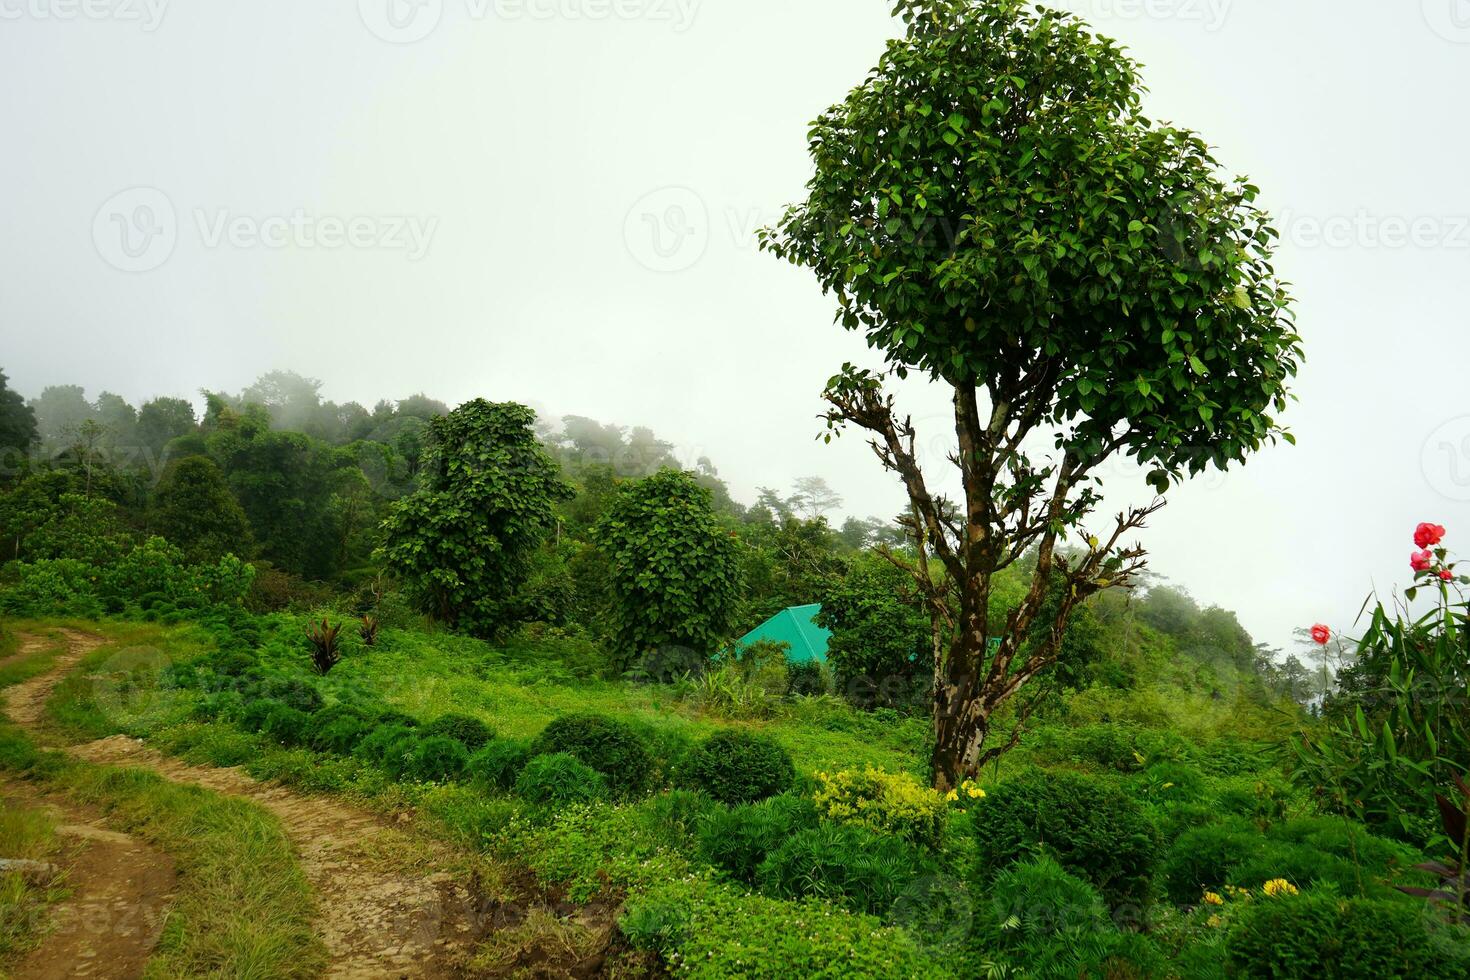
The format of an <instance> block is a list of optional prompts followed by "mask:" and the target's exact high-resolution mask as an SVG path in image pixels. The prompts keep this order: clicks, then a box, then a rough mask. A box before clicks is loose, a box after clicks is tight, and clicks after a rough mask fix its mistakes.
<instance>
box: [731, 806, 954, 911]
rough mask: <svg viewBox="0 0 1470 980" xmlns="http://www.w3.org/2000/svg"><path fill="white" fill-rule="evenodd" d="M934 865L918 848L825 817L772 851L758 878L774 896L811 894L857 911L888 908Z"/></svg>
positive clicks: (893, 838) (931, 869)
mask: <svg viewBox="0 0 1470 980" xmlns="http://www.w3.org/2000/svg"><path fill="white" fill-rule="evenodd" d="M933 870H934V869H933V867H932V866H931V865H929V864H928V863H927V862H926V861H925V860H924V858H923V857H922V855H921V854H920V852H919V851H918V849H917V848H915V847H913V846H911V845H909V844H906V843H905V842H903V841H902V840H899V839H898V838H896V837H889V836H885V835H882V834H877V833H874V832H873V831H870V830H867V829H865V828H863V827H858V826H854V825H851V824H832V823H824V824H820V825H818V826H816V827H813V828H811V829H810V830H803V831H800V832H798V833H796V834H794V835H793V836H791V837H790V838H788V839H787V840H786V841H785V843H783V844H782V845H781V846H780V847H778V848H776V850H774V851H772V852H771V854H770V856H769V857H767V858H766V859H765V861H764V862H762V863H761V866H760V868H759V870H758V871H757V872H756V881H757V883H758V884H759V885H760V889H761V891H763V892H765V893H766V894H767V895H770V896H771V897H772V898H788V899H789V898H804V897H808V896H810V897H813V898H821V899H826V900H828V901H832V902H837V903H839V904H842V905H845V906H847V907H848V908H851V909H853V910H854V911H857V912H865V913H869V914H886V913H888V912H889V911H891V910H892V908H893V904H894V902H895V901H896V900H897V899H898V897H899V895H901V894H903V892H904V891H905V889H907V888H908V887H909V886H910V885H911V884H913V882H914V881H915V879H917V878H919V877H920V876H921V875H923V874H926V873H930V872H932V871H933Z"/></svg>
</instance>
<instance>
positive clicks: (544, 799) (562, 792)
mask: <svg viewBox="0 0 1470 980" xmlns="http://www.w3.org/2000/svg"><path fill="white" fill-rule="evenodd" d="M606 790H607V787H606V785H605V784H604V783H603V780H602V775H601V774H600V773H598V772H597V770H595V769H593V768H592V767H591V766H588V765H586V764H584V763H583V762H581V761H580V760H578V759H577V757H576V756H573V755H569V754H567V753H565V752H558V753H555V754H553V755H538V756H536V758H534V759H532V760H531V761H530V762H528V763H526V767H525V768H524V769H522V770H521V774H520V776H519V777H518V778H517V779H516V794H517V795H519V796H520V797H521V799H523V800H525V801H526V802H527V803H533V804H536V805H538V806H547V805H551V804H556V805H561V804H566V803H590V802H592V801H593V800H598V799H601V798H602V797H603V796H604V795H605V794H606Z"/></svg>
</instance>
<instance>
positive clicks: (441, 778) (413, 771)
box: [403, 735, 470, 783]
mask: <svg viewBox="0 0 1470 980" xmlns="http://www.w3.org/2000/svg"><path fill="white" fill-rule="evenodd" d="M417 743H418V744H417V745H416V746H415V747H414V750H413V752H411V753H410V754H409V756H408V760H407V764H406V765H405V766H404V770H403V774H404V775H405V776H407V777H409V778H410V779H416V780H418V781H419V782H421V783H447V782H449V781H450V780H454V779H458V778H459V777H460V776H461V775H462V774H463V773H464V768H465V765H466V764H467V763H468V762H469V761H470V753H469V751H468V750H467V749H465V747H464V743H463V742H460V741H458V740H457V739H452V738H446V737H444V736H443V735H435V736H430V737H427V738H425V737H422V736H421V737H419V738H418V739H417Z"/></svg>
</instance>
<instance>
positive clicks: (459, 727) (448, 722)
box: [422, 715, 495, 752]
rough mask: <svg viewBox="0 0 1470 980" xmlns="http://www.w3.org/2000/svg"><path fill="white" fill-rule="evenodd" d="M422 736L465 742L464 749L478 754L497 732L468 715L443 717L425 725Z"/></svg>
mask: <svg viewBox="0 0 1470 980" xmlns="http://www.w3.org/2000/svg"><path fill="white" fill-rule="evenodd" d="M422 734H423V735H424V737H425V738H428V737H430V736H433V735H443V736H444V737H446V738H452V739H456V740H457V741H460V742H463V743H464V747H465V748H467V749H469V750H470V751H471V752H478V751H479V750H480V749H482V748H484V747H485V745H486V744H487V743H488V742H489V741H490V740H491V739H493V738H494V737H495V732H494V730H493V729H491V728H490V726H489V725H487V724H485V723H484V722H483V721H481V720H480V719H478V718H471V717H470V716H468V715H441V716H440V717H438V718H435V719H434V720H433V721H431V722H429V723H428V724H427V725H425V726H424V727H423V731H422Z"/></svg>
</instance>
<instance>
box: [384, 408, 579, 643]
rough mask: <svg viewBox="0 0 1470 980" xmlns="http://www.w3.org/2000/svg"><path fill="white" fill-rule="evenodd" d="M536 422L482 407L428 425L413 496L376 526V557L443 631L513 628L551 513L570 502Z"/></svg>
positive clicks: (514, 411)
mask: <svg viewBox="0 0 1470 980" xmlns="http://www.w3.org/2000/svg"><path fill="white" fill-rule="evenodd" d="M535 423H536V413H535V412H533V411H531V409H529V408H527V407H525V406H524V405H516V404H509V403H507V404H492V403H490V402H488V401H485V400H483V399H477V400H475V401H472V402H468V403H466V404H464V405H461V406H460V407H459V408H457V409H455V410H454V411H453V412H450V413H449V414H448V415H443V416H439V417H436V418H434V419H432V420H431V421H430V422H429V435H430V438H429V444H428V447H427V448H426V450H425V454H424V461H423V470H422V472H421V474H420V483H419V488H418V489H417V490H416V491H415V492H413V493H412V494H410V495H409V496H407V497H405V498H403V499H402V500H400V501H398V502H397V503H395V504H394V505H393V508H392V510H391V511H390V512H389V515H388V519H387V520H386V521H385V522H384V524H383V533H384V544H383V546H382V547H381V549H379V552H378V556H379V557H380V558H381V559H382V560H383V562H384V563H385V564H386V565H387V567H388V568H389V569H390V570H392V571H393V572H395V573H396V574H398V575H400V576H402V577H403V580H404V582H405V584H406V585H407V586H408V589H409V591H410V593H411V594H412V595H413V596H414V597H415V599H416V600H417V601H418V603H419V605H420V607H421V608H423V609H424V610H425V611H426V612H428V613H430V614H431V615H433V616H434V617H435V618H437V619H439V620H441V621H442V622H445V623H447V624H449V625H450V626H452V627H455V628H458V629H463V630H466V631H468V632H470V633H474V634H477V635H482V636H490V635H494V634H496V633H498V632H500V631H502V630H504V629H505V628H506V627H508V626H510V625H511V624H513V623H514V622H515V620H516V619H517V617H518V615H519V610H518V600H519V594H518V593H519V589H520V587H521V585H522V584H523V583H524V582H525V581H526V577H527V576H528V575H529V574H530V571H531V564H532V557H533V555H534V554H535V551H536V549H537V547H538V546H540V544H541V543H542V541H544V540H545V539H546V537H547V535H548V534H549V533H550V532H551V530H552V529H553V528H554V527H555V526H556V513H555V505H556V503H557V502H558V501H560V500H565V499H567V498H568V497H570V496H571V492H572V491H571V488H570V487H568V486H567V485H566V484H565V483H563V482H562V480H561V476H560V474H559V472H558V468H557V465H556V461H555V460H553V459H552V458H551V457H550V456H549V455H547V453H546V451H545V450H544V449H543V448H542V447H541V444H540V443H539V442H538V441H537V439H536V433H535V428H534V427H535Z"/></svg>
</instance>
